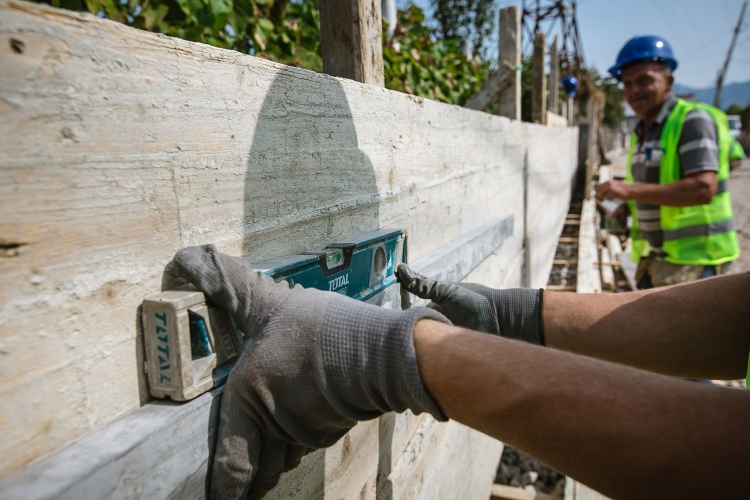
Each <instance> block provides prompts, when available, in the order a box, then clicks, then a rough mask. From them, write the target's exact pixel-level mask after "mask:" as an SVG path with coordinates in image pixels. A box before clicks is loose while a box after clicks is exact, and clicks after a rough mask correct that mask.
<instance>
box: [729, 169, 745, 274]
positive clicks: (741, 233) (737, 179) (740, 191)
mask: <svg viewBox="0 0 750 500" xmlns="http://www.w3.org/2000/svg"><path fill="white" fill-rule="evenodd" d="M729 190H730V191H731V193H732V205H733V207H734V227H735V228H736V229H737V238H738V239H739V240H740V250H741V252H742V254H741V255H740V258H739V259H737V260H736V261H734V262H733V263H732V267H731V268H730V269H731V272H733V273H741V272H743V271H750V159H745V160H743V161H742V165H741V166H740V167H739V168H737V169H735V170H734V171H733V172H732V176H731V177H730V179H729Z"/></svg>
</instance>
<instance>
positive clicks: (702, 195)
mask: <svg viewBox="0 0 750 500" xmlns="http://www.w3.org/2000/svg"><path fill="white" fill-rule="evenodd" d="M675 68H677V60H676V59H675V57H674V54H673V53H672V49H671V47H670V46H669V43H668V42H667V41H666V40H665V39H663V38H661V37H657V36H638V37H635V38H633V39H631V40H629V41H628V42H627V43H626V44H625V46H624V47H623V48H622V50H621V51H620V53H619V55H618V56H617V63H616V64H615V65H614V66H613V67H611V68H610V69H609V72H610V73H611V74H612V76H613V77H614V78H615V79H617V80H618V81H620V82H622V84H623V88H624V91H625V99H626V100H627V102H628V104H629V105H630V107H631V108H632V109H633V111H634V112H635V113H636V115H638V117H639V118H640V120H639V122H638V124H637V125H636V128H635V133H634V134H633V136H632V140H631V144H630V152H629V155H628V162H627V167H626V173H625V182H622V181H618V180H612V181H609V182H605V183H603V184H601V185H600V186H599V187H598V188H597V190H596V196H597V197H598V198H600V199H605V200H611V199H620V200H627V201H626V202H625V203H623V204H622V205H620V207H619V208H618V209H617V210H616V211H615V213H613V216H614V217H616V218H618V219H619V220H620V221H621V222H624V221H625V219H626V218H627V216H628V215H632V216H633V224H632V227H631V232H630V235H631V238H632V253H631V257H632V258H633V260H634V261H635V262H638V269H637V272H636V282H637V283H638V287H639V288H651V287H659V286H665V285H671V284H675V283H682V282H686V281H692V280H695V279H699V278H705V277H708V276H715V275H719V274H724V273H725V272H726V271H727V269H728V267H729V264H730V263H731V262H732V261H733V260H735V259H736V258H737V257H738V256H739V254H740V249H739V243H738V241H737V233H736V231H735V230H734V225H733V215H732V201H731V198H730V195H729V183H728V180H729V153H730V148H731V145H732V136H731V134H730V133H729V125H728V123H727V118H726V115H725V114H724V112H722V111H721V110H718V109H716V108H714V107H712V106H708V105H706V104H703V103H698V102H687V101H684V100H682V99H675V98H674V97H673V96H672V94H671V91H672V83H673V82H674V78H673V77H672V71H674V70H675Z"/></svg>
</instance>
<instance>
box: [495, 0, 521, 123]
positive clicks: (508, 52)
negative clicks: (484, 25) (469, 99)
mask: <svg viewBox="0 0 750 500" xmlns="http://www.w3.org/2000/svg"><path fill="white" fill-rule="evenodd" d="M498 26H499V30H500V31H499V35H498V62H499V64H500V66H501V67H502V66H505V65H506V63H508V64H510V66H512V67H514V68H518V67H519V66H521V14H520V12H519V9H518V6H517V5H511V6H508V7H503V8H502V9H500V21H499V23H498ZM511 79H512V80H511V82H510V83H509V85H508V86H507V87H505V89H504V90H503V91H501V92H500V95H499V96H498V99H497V105H498V106H497V107H498V114H499V115H500V116H505V117H508V118H510V119H511V120H520V119H521V78H520V75H519V74H518V72H515V71H514V74H513V76H512V77H511Z"/></svg>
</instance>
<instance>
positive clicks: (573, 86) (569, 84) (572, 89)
mask: <svg viewBox="0 0 750 500" xmlns="http://www.w3.org/2000/svg"><path fill="white" fill-rule="evenodd" d="M562 84H563V89H565V93H566V94H568V95H569V96H570V97H575V96H576V90H578V78H576V77H575V76H573V75H568V76H566V77H565V78H563V79H562Z"/></svg>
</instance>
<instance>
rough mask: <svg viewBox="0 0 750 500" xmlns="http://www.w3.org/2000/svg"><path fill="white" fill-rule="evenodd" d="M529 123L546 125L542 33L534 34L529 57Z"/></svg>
mask: <svg viewBox="0 0 750 500" xmlns="http://www.w3.org/2000/svg"><path fill="white" fill-rule="evenodd" d="M531 59H532V68H531V75H532V76H531V79H532V87H531V121H532V122H534V123H539V124H542V125H545V124H546V123H547V77H546V76H545V74H544V68H545V66H546V64H547V43H546V37H545V35H544V33H541V32H537V33H535V34H534V52H533V54H532V56H531Z"/></svg>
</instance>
